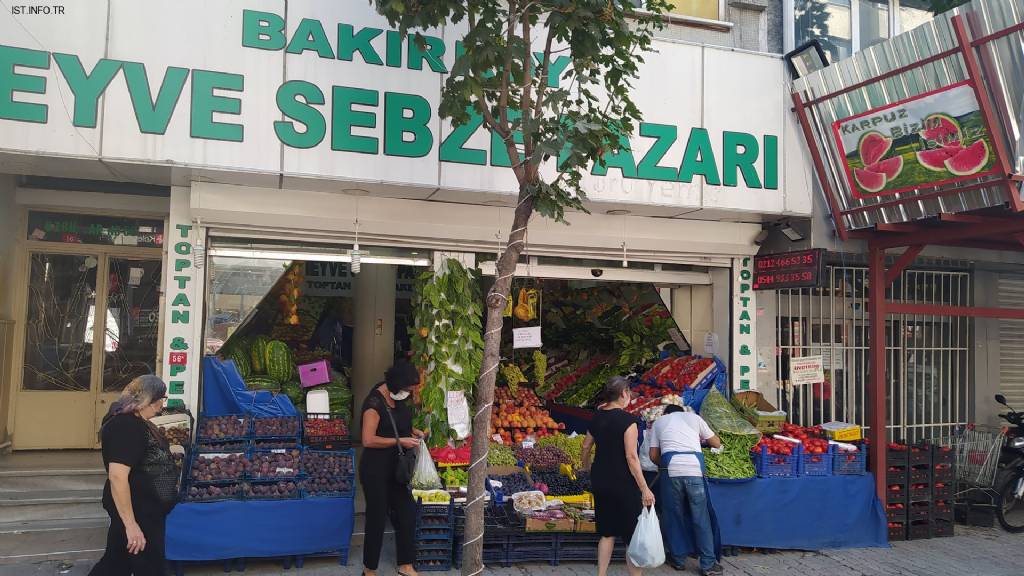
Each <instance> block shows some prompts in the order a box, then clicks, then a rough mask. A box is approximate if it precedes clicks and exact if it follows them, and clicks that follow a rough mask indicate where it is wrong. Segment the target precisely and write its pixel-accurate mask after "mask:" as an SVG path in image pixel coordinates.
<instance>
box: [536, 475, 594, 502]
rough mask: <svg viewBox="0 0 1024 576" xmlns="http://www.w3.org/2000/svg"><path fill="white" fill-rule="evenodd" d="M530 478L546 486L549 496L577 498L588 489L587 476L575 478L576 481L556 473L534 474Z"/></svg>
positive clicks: (588, 479) (588, 481)
mask: <svg viewBox="0 0 1024 576" xmlns="http://www.w3.org/2000/svg"><path fill="white" fill-rule="evenodd" d="M581 474H582V473H581ZM531 476H532V477H533V481H534V482H535V483H537V484H545V485H547V489H548V490H547V493H548V495H550V496H578V495H580V494H582V493H584V492H587V491H588V490H589V489H590V477H589V476H586V477H585V478H580V477H579V476H577V477H576V480H573V479H572V478H569V477H568V476H564V475H562V474H559V473H557V472H534V473H533V474H532V475H531Z"/></svg>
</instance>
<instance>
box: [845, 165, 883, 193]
mask: <svg viewBox="0 0 1024 576" xmlns="http://www.w3.org/2000/svg"><path fill="white" fill-rule="evenodd" d="M853 177H854V179H855V180H857V185H858V186H860V187H861V189H863V190H864V191H865V192H871V193H874V192H881V191H882V188H885V183H886V180H887V179H886V177H885V174H882V173H880V172H872V171H871V170H864V169H862V168H854V169H853Z"/></svg>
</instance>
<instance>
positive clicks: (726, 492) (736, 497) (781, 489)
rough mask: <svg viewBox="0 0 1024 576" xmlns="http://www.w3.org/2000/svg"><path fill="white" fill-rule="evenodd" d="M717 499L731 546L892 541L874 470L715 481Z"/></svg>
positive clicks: (831, 545) (816, 546) (724, 540)
mask: <svg viewBox="0 0 1024 576" xmlns="http://www.w3.org/2000/svg"><path fill="white" fill-rule="evenodd" d="M711 499H712V503H713V504H714V507H715V513H716V514H717V515H718V524H719V528H720V529H721V532H722V544H724V545H726V546H740V547H749V548H777V549H791V550H821V549H825V548H870V547H887V546H888V545H889V543H888V542H889V534H888V529H887V528H886V519H885V513H884V511H883V510H882V504H881V502H879V500H878V499H877V498H876V497H875V480H874V477H873V476H872V475H870V474H865V475H863V476H823V477H811V476H809V477H800V478H785V479H783V478H758V479H756V480H752V481H750V482H740V483H724V482H723V483H718V482H712V483H711Z"/></svg>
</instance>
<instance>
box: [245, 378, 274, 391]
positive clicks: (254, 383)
mask: <svg viewBox="0 0 1024 576" xmlns="http://www.w3.org/2000/svg"><path fill="white" fill-rule="evenodd" d="M245 386H246V388H248V389H249V390H270V391H271V392H278V391H280V390H281V383H280V382H278V381H277V380H274V379H273V378H269V377H267V376H249V377H248V378H246V379H245Z"/></svg>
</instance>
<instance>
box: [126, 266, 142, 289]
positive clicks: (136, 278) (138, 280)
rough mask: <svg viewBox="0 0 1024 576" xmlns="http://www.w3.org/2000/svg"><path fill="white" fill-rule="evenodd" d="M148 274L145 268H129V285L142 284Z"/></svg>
mask: <svg viewBox="0 0 1024 576" xmlns="http://www.w3.org/2000/svg"><path fill="white" fill-rule="evenodd" d="M145 273H146V269H145V268H129V269H128V285H129V286H138V285H140V284H142V275H143V274H145Z"/></svg>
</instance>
